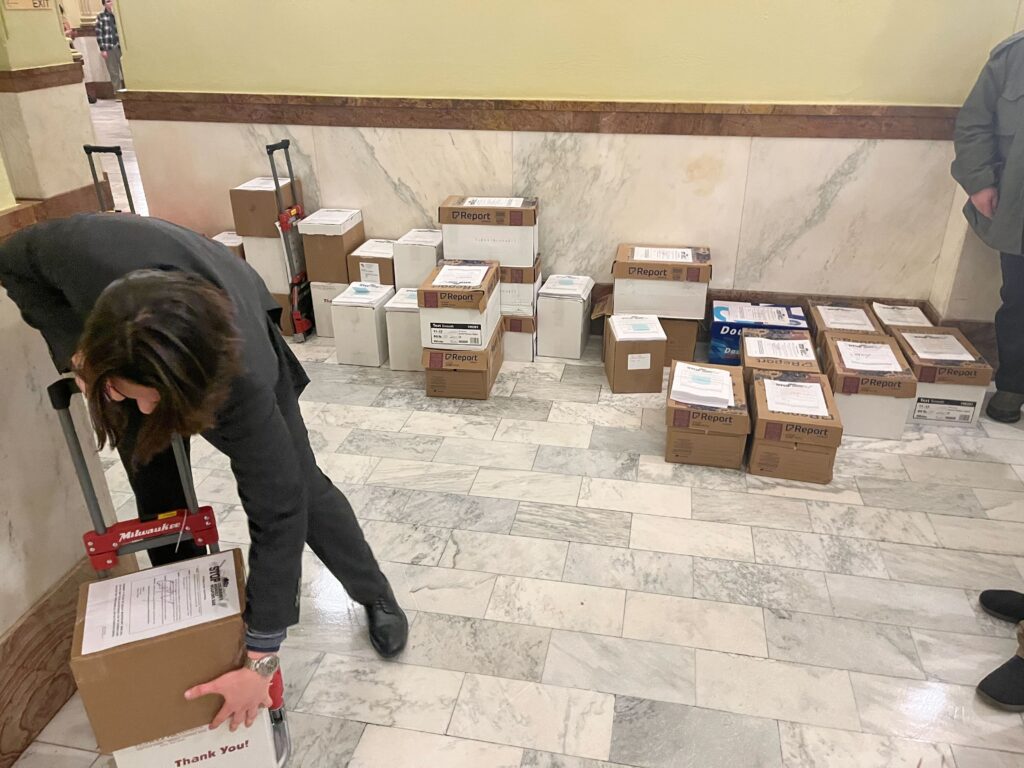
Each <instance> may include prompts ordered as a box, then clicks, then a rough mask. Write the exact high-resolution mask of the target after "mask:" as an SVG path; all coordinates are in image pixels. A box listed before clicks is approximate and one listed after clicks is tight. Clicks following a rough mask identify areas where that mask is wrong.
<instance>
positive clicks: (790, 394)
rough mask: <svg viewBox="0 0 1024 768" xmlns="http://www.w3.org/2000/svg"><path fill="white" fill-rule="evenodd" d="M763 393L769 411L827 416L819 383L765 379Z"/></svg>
mask: <svg viewBox="0 0 1024 768" xmlns="http://www.w3.org/2000/svg"><path fill="white" fill-rule="evenodd" d="M764 394H765V398H766V400H767V401H768V410H769V411H774V412H775V413H792V414H796V415H798V416H823V417H824V416H828V406H827V405H826V404H825V393H824V392H822V391H821V385H820V384H810V383H807V382H803V381H776V380H775V379H765V380H764Z"/></svg>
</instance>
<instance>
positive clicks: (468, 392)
mask: <svg viewBox="0 0 1024 768" xmlns="http://www.w3.org/2000/svg"><path fill="white" fill-rule="evenodd" d="M503 361H504V344H503V343H502V327H501V323H498V325H497V327H495V329H494V335H493V336H492V337H491V339H490V342H489V343H488V344H487V348H486V349H482V350H468V349H463V350H449V349H424V350H423V367H424V368H425V369H426V372H427V375H426V379H427V397H454V398H464V399H468V400H486V399H487V398H488V397H490V394H491V387H493V386H494V380H495V379H497V378H498V372H499V371H500V370H501V364H502V362H503Z"/></svg>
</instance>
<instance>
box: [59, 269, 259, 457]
mask: <svg viewBox="0 0 1024 768" xmlns="http://www.w3.org/2000/svg"><path fill="white" fill-rule="evenodd" d="M239 346H240V341H239V335H238V331H237V330H236V328H235V322H234V307H233V305H232V303H231V300H230V299H229V298H228V297H227V295H226V294H225V293H224V292H223V291H221V290H219V289H218V288H216V287H215V286H213V285H212V284H210V283H208V282H206V281H204V280H202V279H200V278H198V277H195V276H194V275H190V274H186V273H184V272H176V271H168V272H163V271H159V270H140V271H137V272H132V273H130V274H128V275H126V276H125V277H123V278H121V279H119V280H116V281H115V282H113V283H111V284H110V285H109V286H107V288H106V290H104V291H103V293H102V294H100V297H99V299H97V301H96V305H95V306H94V307H93V310H92V312H91V313H90V315H89V319H88V320H87V321H86V324H85V331H84V332H83V334H82V338H81V339H80V340H79V344H78V351H79V353H80V358H81V364H80V365H79V366H78V367H77V369H76V373H77V374H78V375H79V376H80V377H81V378H82V380H83V382H84V383H85V385H86V387H87V388H88V395H87V398H88V402H89V412H90V414H91V415H92V422H93V424H94V426H95V428H96V438H97V440H98V442H99V445H100V447H101V448H102V447H103V446H104V445H105V444H107V443H108V442H109V443H110V444H111V445H112V446H115V447H116V446H118V445H121V444H122V442H123V441H125V439H126V437H127V433H128V425H129V422H130V420H134V418H133V414H132V413H131V411H130V409H133V408H135V407H136V405H135V403H134V401H128V402H113V401H111V400H110V398H109V397H108V396H107V384H108V382H110V380H111V379H112V378H120V379H126V380H128V381H130V382H133V383H135V384H139V385H141V386H144V387H152V388H153V389H155V390H157V392H159V394H160V402H159V403H158V404H157V406H156V408H155V410H154V411H153V412H152V413H151V414H149V415H148V416H145V417H143V418H141V420H140V421H139V424H140V426H139V427H138V433H137V435H135V436H134V445H133V446H132V445H127V444H126V447H128V448H129V449H130V450H131V451H132V461H133V463H135V464H136V465H141V464H146V463H148V462H149V460H150V459H152V458H153V456H155V455H156V454H157V453H159V452H160V451H162V450H165V449H166V448H167V447H168V446H169V445H170V441H171V434H172V433H174V432H177V433H179V434H181V435H195V434H198V433H200V432H202V431H203V430H206V429H209V428H210V427H212V426H214V424H215V423H216V414H217V410H218V409H219V408H220V407H221V406H222V405H223V404H224V401H225V400H226V399H227V397H228V395H229V394H230V390H231V382H232V380H233V379H234V378H235V376H236V375H237V374H238V372H239V369H240V363H239ZM134 416H137V414H135V415H134Z"/></svg>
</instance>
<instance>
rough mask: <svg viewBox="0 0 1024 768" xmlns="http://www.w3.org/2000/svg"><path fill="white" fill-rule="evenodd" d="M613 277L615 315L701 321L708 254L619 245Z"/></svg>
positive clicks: (689, 249) (699, 250)
mask: <svg viewBox="0 0 1024 768" xmlns="http://www.w3.org/2000/svg"><path fill="white" fill-rule="evenodd" d="M612 276H613V277H614V278H615V311H616V312H621V313H622V314H626V315H631V314H650V315H658V316H659V317H671V318H676V319H680V320H701V319H703V318H704V315H705V314H706V311H707V300H708V283H709V282H710V281H711V251H710V250H709V249H707V248H702V247H701V248H698V247H692V246H691V247H677V246H652V245H627V244H622V245H620V246H619V248H618V251H617V252H616V254H615V262H614V263H613V264H612Z"/></svg>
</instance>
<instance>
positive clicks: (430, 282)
mask: <svg viewBox="0 0 1024 768" xmlns="http://www.w3.org/2000/svg"><path fill="white" fill-rule="evenodd" d="M416 296H417V303H418V304H419V306H420V343H421V345H422V346H423V348H424V349H426V348H431V349H454V350H477V351H480V350H484V349H487V347H488V345H489V344H490V340H491V337H492V336H493V335H494V329H495V327H496V326H498V325H501V300H500V297H499V295H498V267H497V264H495V263H494V262H490V261H448V260H446V261H442V262H441V263H440V264H438V265H437V266H436V267H435V268H434V270H433V271H432V272H431V273H430V275H428V276H427V279H426V280H424V281H423V283H422V284H421V285H420V287H419V289H418V290H417V294H416Z"/></svg>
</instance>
